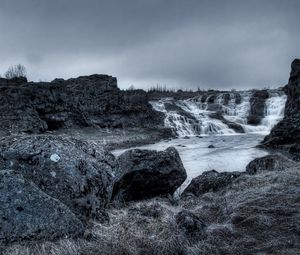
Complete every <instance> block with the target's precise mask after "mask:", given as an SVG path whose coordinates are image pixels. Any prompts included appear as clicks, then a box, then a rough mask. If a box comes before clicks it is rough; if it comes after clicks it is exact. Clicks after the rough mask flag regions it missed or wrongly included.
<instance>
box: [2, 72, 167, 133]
mask: <svg viewBox="0 0 300 255" xmlns="http://www.w3.org/2000/svg"><path fill="white" fill-rule="evenodd" d="M5 81H6V80H5ZM0 82H2V84H3V85H1V86H0V130H9V131H12V132H29V133H32V132H41V131H45V130H56V129H61V128H70V127H85V126H97V127H101V128H106V127H108V128H116V127H120V128H122V127H156V128H157V127H160V126H163V115H162V114H161V113H158V112H156V111H154V110H153V109H152V107H151V105H150V104H149V103H148V98H147V97H148V96H147V93H146V92H144V91H140V90H138V91H132V92H130V91H120V90H119V89H118V87H117V79H116V78H114V77H112V76H108V75H91V76H82V77H78V78H76V79H69V80H63V79H55V80H53V81H52V82H50V83H49V82H48V83H47V82H40V83H33V82H30V83H25V84H23V83H24V82H22V83H21V84H14V83H12V82H13V81H12V80H8V81H7V82H10V83H12V84H5V83H3V81H0Z"/></svg>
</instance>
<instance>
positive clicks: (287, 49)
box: [0, 0, 300, 88]
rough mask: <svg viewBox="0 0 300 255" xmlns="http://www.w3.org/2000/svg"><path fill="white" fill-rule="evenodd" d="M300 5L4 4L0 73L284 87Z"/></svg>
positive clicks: (133, 0) (295, 46) (142, 0)
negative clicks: (14, 69)
mask: <svg viewBox="0 0 300 255" xmlns="http://www.w3.org/2000/svg"><path fill="white" fill-rule="evenodd" d="M299 10H300V1H298V0H287V1H279V0H269V1H267V0H260V1H258V0H257V1H256V0H252V1H251V0H249V1H242V0H235V1H230V0H228V1H224V0H222V1H221V0H220V1H216V0H210V1H201V0H185V1H182V0H160V1H158V0H151V1H149V0H128V1H125V0H119V1H117V0H110V1H100V0H81V1H80V0H51V1H49V0H19V1H16V0H1V6H0V34H1V41H0V57H1V62H0V72H4V71H5V69H6V68H7V66H9V65H11V64H14V63H23V64H24V65H26V66H27V68H28V72H29V76H30V78H31V79H33V80H39V79H42V80H51V79H53V78H55V77H64V78H68V77H70V76H79V75H85V74H91V73H109V74H112V75H115V76H117V77H118V79H119V84H120V85H121V87H123V88H124V87H128V86H129V85H131V84H134V85H135V87H143V88H145V87H149V86H153V85H156V84H157V83H159V84H167V85H168V86H170V87H171V86H173V87H182V88H185V87H186V88H196V87H205V88H209V87H211V88H247V87H248V88H249V87H267V86H278V85H284V83H285V82H286V81H287V77H288V73H289V68H290V62H291V61H292V59H293V58H295V57H299V55H300V54H299V49H300V48H299V45H300V35H299V31H298V30H299V24H300V15H299Z"/></svg>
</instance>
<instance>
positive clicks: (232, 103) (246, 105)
mask: <svg viewBox="0 0 300 255" xmlns="http://www.w3.org/2000/svg"><path fill="white" fill-rule="evenodd" d="M250 97H251V93H250V92H241V93H240V99H239V100H238V102H237V100H236V94H230V96H229V99H228V98H227V100H225V97H224V94H220V95H219V96H217V97H216V98H215V99H214V101H213V103H208V100H210V99H209V98H207V99H206V100H205V101H203V100H202V99H201V97H198V98H191V99H187V100H174V99H171V98H164V99H161V100H159V101H153V102H151V104H152V106H153V108H154V109H155V110H157V111H160V112H163V113H164V114H165V126H166V127H169V128H172V129H173V130H174V132H176V134H177V135H178V138H176V139H171V140H165V141H161V142H158V143H156V144H151V145H145V146H141V147H138V148H140V149H152V150H165V149H166V148H167V147H169V146H174V147H175V148H176V149H177V150H178V152H179V154H180V157H181V159H182V161H183V164H184V166H185V168H186V170H187V174H188V179H187V181H186V183H185V184H184V185H183V186H186V185H187V184H188V183H189V182H190V180H191V179H192V178H194V177H196V176H198V175H200V174H201V173H203V172H204V171H208V170H212V169H214V170H217V171H219V172H222V171H228V172H230V171H245V167H246V166H247V164H248V163H249V162H250V161H251V160H253V159H255V158H258V157H263V156H265V155H267V154H268V152H267V151H265V150H262V149H259V148H256V145H257V144H259V143H260V142H261V141H262V140H263V138H264V136H265V135H267V134H268V133H269V132H270V130H271V129H272V127H273V126H274V125H276V124H277V123H278V122H279V121H280V120H281V119H282V118H283V116H284V107H285V102H286V95H284V94H282V93H272V95H270V97H269V98H268V99H267V100H266V101H265V108H264V117H263V119H262V120H261V123H260V124H259V125H257V126H254V125H249V124H247V116H248V114H249V111H250ZM225 101H227V102H226V103H225ZM216 110H218V111H222V113H223V117H224V118H225V119H226V120H228V121H230V122H233V123H236V124H239V125H241V126H242V128H243V130H244V132H245V133H243V134H238V133H236V132H235V131H234V130H233V129H231V128H229V127H228V126H227V125H226V124H224V123H223V122H222V121H221V120H219V119H214V118H211V117H210V115H211V114H212V113H214V112H216ZM210 145H211V146H210ZM209 146H210V147H213V148H209ZM124 151H125V150H115V151H113V153H114V154H115V155H116V156H118V155H120V154H121V153H123V152H124Z"/></svg>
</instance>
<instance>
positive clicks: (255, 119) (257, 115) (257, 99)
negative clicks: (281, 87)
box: [247, 90, 270, 125]
mask: <svg viewBox="0 0 300 255" xmlns="http://www.w3.org/2000/svg"><path fill="white" fill-rule="evenodd" d="M269 96H270V95H269V92H268V91H267V90H254V91H253V94H252V96H251V98H250V113H249V115H248V117H247V121H248V124H251V125H259V124H260V122H261V120H262V119H263V117H264V114H265V102H266V100H267V99H268V98H269Z"/></svg>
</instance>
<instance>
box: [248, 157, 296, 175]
mask: <svg viewBox="0 0 300 255" xmlns="http://www.w3.org/2000/svg"><path fill="white" fill-rule="evenodd" d="M294 164H295V162H294V161H292V160H290V159H289V158H287V157H285V156H283V155H281V154H272V155H267V156H265V157H262V158H257V159H254V160H253V161H251V162H250V163H249V164H248V165H247V167H246V172H247V173H248V174H256V173H260V172H262V171H279V170H284V169H286V168H289V167H292V166H293V165H294Z"/></svg>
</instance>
